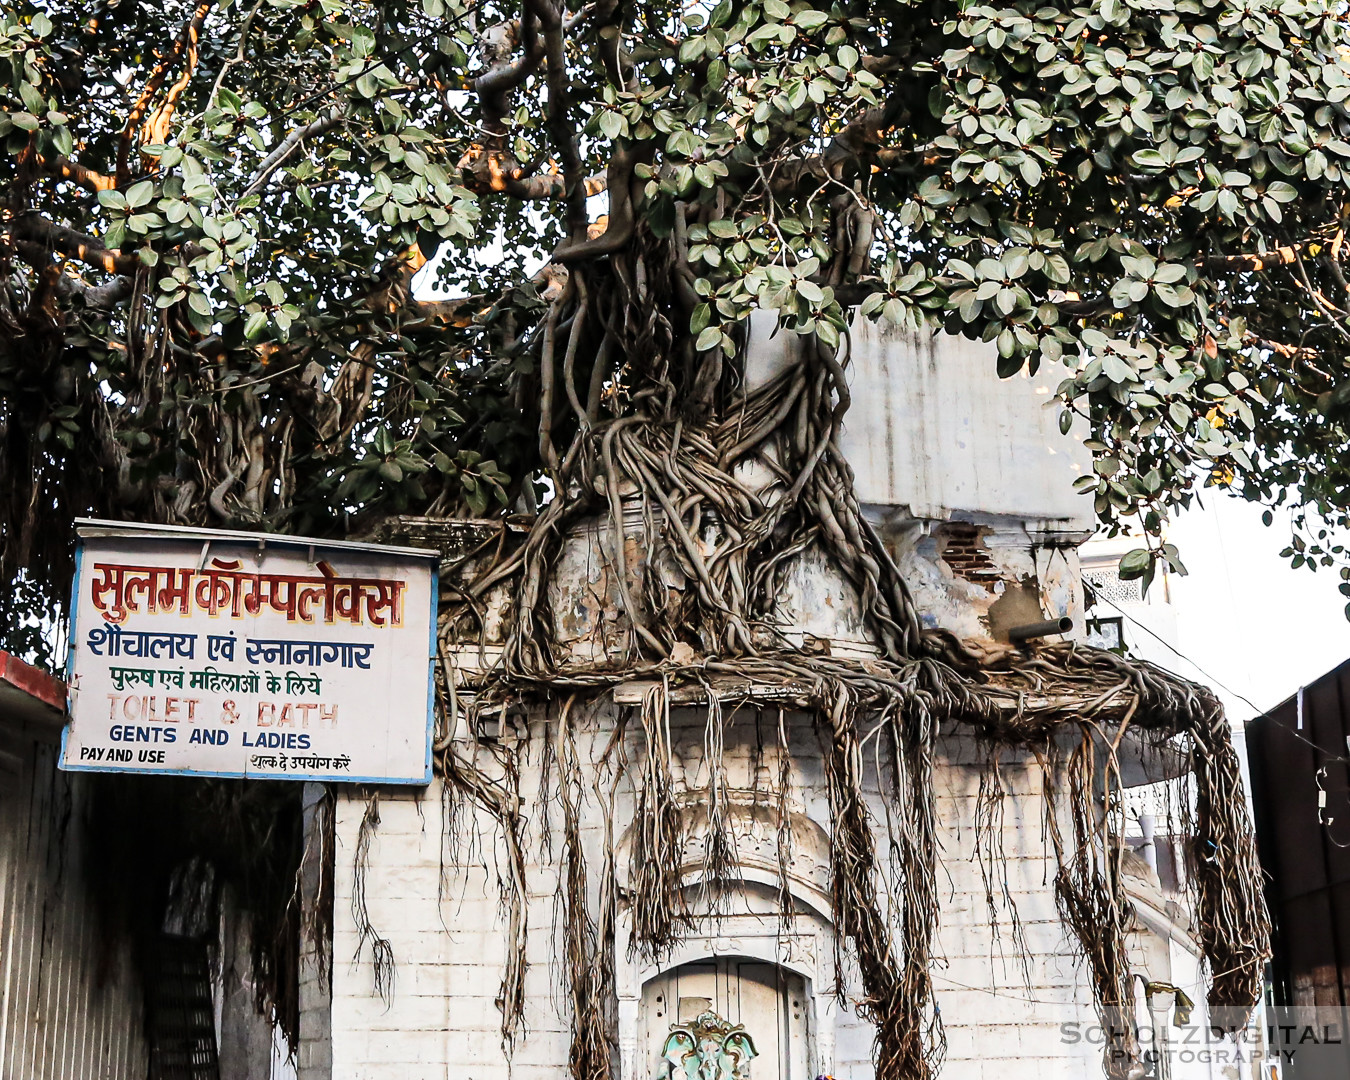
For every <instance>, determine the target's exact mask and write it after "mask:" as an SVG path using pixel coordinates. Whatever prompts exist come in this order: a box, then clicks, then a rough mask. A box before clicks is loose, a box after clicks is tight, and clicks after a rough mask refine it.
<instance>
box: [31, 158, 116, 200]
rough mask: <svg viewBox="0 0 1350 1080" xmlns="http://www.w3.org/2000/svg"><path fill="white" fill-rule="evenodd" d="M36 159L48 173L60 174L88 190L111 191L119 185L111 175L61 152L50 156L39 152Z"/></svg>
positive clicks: (63, 178)
mask: <svg viewBox="0 0 1350 1080" xmlns="http://www.w3.org/2000/svg"><path fill="white" fill-rule="evenodd" d="M35 160H36V161H37V164H38V166H39V167H40V168H41V169H42V170H43V171H44V172H46V173H47V174H48V175H50V176H58V177H60V178H61V179H62V180H69V181H71V182H72V183H75V184H79V185H80V187H82V188H84V189H85V190H87V191H93V192H99V191H111V190H112V189H113V188H115V187H116V186H117V182H116V181H115V180H114V179H113V178H112V177H111V176H105V175H104V174H103V173H101V172H95V171H94V170H93V169H90V168H87V167H86V166H84V165H81V164H80V163H79V162H78V161H71V160H70V158H68V157H63V156H62V155H60V154H57V155H55V156H54V157H50V158H47V157H43V156H42V155H41V154H37V155H35Z"/></svg>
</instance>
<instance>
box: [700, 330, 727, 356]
mask: <svg viewBox="0 0 1350 1080" xmlns="http://www.w3.org/2000/svg"><path fill="white" fill-rule="evenodd" d="M721 340H722V328H721V327H720V326H709V327H706V328H705V329H704V330H703V332H702V333H700V334H699V336H698V340H697V341H695V342H694V348H696V349H697V350H698V351H699V352H703V351H704V350H706V349H711V348H712V347H713V346H714V345H716V344H718V343H719V342H720V341H721Z"/></svg>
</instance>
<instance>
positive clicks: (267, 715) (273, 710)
mask: <svg viewBox="0 0 1350 1080" xmlns="http://www.w3.org/2000/svg"><path fill="white" fill-rule="evenodd" d="M276 716H277V703H276V702H275V701H260V702H258V726H259V727H271V726H272V721H273V720H275V719H276Z"/></svg>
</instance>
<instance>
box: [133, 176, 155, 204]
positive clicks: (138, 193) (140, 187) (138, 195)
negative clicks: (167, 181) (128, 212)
mask: <svg viewBox="0 0 1350 1080" xmlns="http://www.w3.org/2000/svg"><path fill="white" fill-rule="evenodd" d="M154 194H155V185H154V184H153V183H151V182H150V181H149V180H142V181H140V183H137V184H132V185H131V187H129V188H127V193H126V204H127V206H129V207H131V209H133V210H135V209H136V208H137V207H140V206H144V205H146V203H148V202H149V201H150V199H151V197H152V196H153V195H154Z"/></svg>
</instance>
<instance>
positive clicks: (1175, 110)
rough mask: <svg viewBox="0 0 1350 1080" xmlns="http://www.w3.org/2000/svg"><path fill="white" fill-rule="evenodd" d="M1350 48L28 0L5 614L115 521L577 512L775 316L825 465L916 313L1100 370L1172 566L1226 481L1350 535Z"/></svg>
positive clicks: (2, 504)
mask: <svg viewBox="0 0 1350 1080" xmlns="http://www.w3.org/2000/svg"><path fill="white" fill-rule="evenodd" d="M1348 43H1350V36H1348V35H1347V21H1346V16H1345V13H1344V11H1343V8H1342V7H1341V6H1340V5H1336V4H1330V3H1325V2H1322V0H1309V2H1304V0H1283V2H1278V3H1277V2H1273V0H1251V2H1242V3H1233V2H1229V0H1101V2H1098V3H1093V4H1086V3H1082V4H1079V3H1073V2H1071V0H1057V2H1054V3H1039V2H1036V3H1033V2H1030V0H1026V2H1016V3H1009V4H1007V5H1004V6H996V5H988V4H983V3H977V2H968V3H960V4H957V3H951V2H943V0H915V2H895V0H838V2H836V3H833V4H824V3H819V2H817V3H814V4H813V3H809V2H807V0H790V2H789V0H746V2H743V3H738V2H733V0H722V2H721V3H718V4H716V5H715V6H714V5H712V4H707V3H703V4H669V3H664V2H659V0H655V2H647V3H624V2H620V0H588V2H585V3H579V2H577V0H521V2H520V3H507V2H503V0H415V2H410V0H389V2H358V0H252V2H249V0H220V2H211V0H203V2H200V3H188V2H184V0H163V2H161V3H155V4H142V3H135V2H132V0H120V2H119V0H101V2H98V3H94V4H88V3H74V2H69V0H19V2H17V3H12V4H9V5H7V7H6V10H5V13H4V14H3V15H0V61H3V66H0V140H3V147H4V150H3V154H0V177H2V178H3V189H2V191H0V476H3V477H4V481H3V491H0V577H3V578H4V579H5V580H7V581H15V580H18V581H20V582H22V584H23V588H22V589H20V590H16V591H15V592H13V593H12V594H11V598H10V599H8V600H7V601H0V620H5V621H7V622H9V623H11V624H13V623H14V621H15V619H16V613H17V610H22V609H27V610H30V611H32V610H36V609H40V608H41V607H42V606H43V605H44V604H55V603H58V602H59V600H60V598H61V596H62V593H63V590H64V589H65V587H66V583H67V581H68V577H69V572H70V546H69V534H70V528H69V525H70V521H71V519H72V518H73V517H74V516H76V515H77V514H80V513H95V514H99V515H105V516H114V517H136V518H143V519H154V520H159V521H165V522H170V523H178V524H196V525H211V526H224V527H241V528H243V527H249V528H257V529H278V530H287V531H297V532H308V533H317V534H339V533H351V532H353V531H358V530H359V529H360V528H362V527H363V526H364V525H365V524H366V523H368V522H370V521H372V520H375V519H377V518H379V517H380V516H382V515H387V514H390V513H409V512H414V513H416V512H427V513H433V514H435V513H442V514H450V513H453V514H471V515H475V516H483V515H491V514H496V513H500V512H503V511H504V510H506V509H507V508H508V507H518V506H522V505H523V506H525V507H526V508H532V507H533V506H534V505H535V500H536V498H537V497H539V496H540V495H542V494H543V493H544V492H545V491H546V490H547V485H544V484H542V483H541V481H542V480H543V479H544V478H545V477H549V476H551V477H552V479H553V480H554V483H555V485H557V484H563V485H564V486H566V484H567V483H574V482H575V477H574V476H573V471H574V470H575V469H576V468H578V467H579V466H578V465H577V462H578V461H579V460H581V459H589V458H594V459H596V460H598V459H599V458H600V457H602V456H603V455H602V449H603V448H602V447H600V446H599V444H598V443H597V442H596V440H595V439H594V438H592V435H593V433H595V432H598V431H600V430H601V429H602V428H603V427H604V426H605V425H606V424H609V425H610V427H611V428H612V427H613V425H614V424H616V423H619V422H621V421H623V418H624V417H626V416H631V415H633V414H634V412H635V410H636V411H637V412H640V413H642V414H643V415H644V416H645V417H648V418H650V417H652V416H656V415H658V414H659V416H660V417H663V418H664V421H665V422H666V423H667V425H668V426H669V425H670V424H672V423H679V424H682V425H684V426H685V430H689V431H692V430H696V429H698V428H699V427H700V425H702V426H704V427H709V426H715V425H716V424H717V423H719V422H720V420H721V419H722V418H724V415H725V413H726V409H727V402H728V401H730V400H731V399H732V398H733V397H734V396H735V370H736V362H737V358H738V355H739V352H740V350H741V346H742V343H743V339H744V334H743V326H744V322H745V319H746V316H747V315H748V313H749V312H750V311H751V310H752V309H755V308H761V309H769V310H771V311H776V312H777V314H778V317H779V319H780V321H781V324H782V325H783V327H784V328H785V329H786V330H789V331H792V332H795V333H797V334H800V335H803V336H804V337H806V338H807V339H808V340H809V341H810V342H811V343H812V347H813V348H814V349H815V350H816V353H817V355H818V356H819V357H820V361H819V366H818V371H819V377H818V378H817V375H816V374H812V375H810V377H807V376H803V377H802V383H803V385H802V386H797V387H796V389H793V387H794V386H796V383H795V382H792V383H789V384H785V386H784V387H783V388H782V391H781V393H780V394H779V395H778V397H777V398H775V399H774V401H773V402H772V403H767V402H766V403H764V408H763V409H761V412H760V414H758V415H757V418H756V423H757V424H758V426H757V427H756V426H754V425H753V424H752V425H751V431H752V436H757V437H759V438H760V439H761V440H763V439H764V438H767V437H768V433H769V432H771V431H772V430H774V427H775V425H776V426H777V427H779V428H781V427H782V425H783V424H784V423H785V422H789V421H790V420H791V417H792V416H794V415H797V414H800V415H801V416H803V417H805V416H806V410H807V409H808V404H809V409H810V410H813V413H812V415H813V416H815V417H816V419H815V420H810V422H809V423H808V420H807V419H802V420H801V421H800V422H799V423H797V428H798V441H799V443H802V446H803V450H802V453H801V454H800V462H801V463H802V464H801V471H800V473H799V474H798V481H799V482H798V483H797V484H795V485H793V484H791V483H790V481H791V477H789V482H788V483H786V484H785V487H787V488H788V489H789V492H790V494H792V495H793V496H794V497H798V496H801V495H802V492H803V491H805V490H806V489H807V487H808V486H809V485H808V484H807V481H806V479H805V477H806V476H807V475H808V474H810V473H811V472H812V470H814V469H815V467H816V463H817V462H819V461H820V460H821V459H822V457H823V456H827V455H826V449H825V448H826V447H827V444H828V443H829V441H830V438H831V432H833V431H834V430H836V429H837V425H838V422H839V418H840V416H842V411H843V409H844V408H845V407H846V405H847V389H846V380H844V379H843V378H842V377H841V370H840V369H841V368H842V365H843V363H845V362H846V353H847V351H846V338H847V333H848V326H849V324H850V321H851V320H852V319H854V318H873V319H886V320H889V321H891V322H893V323H896V324H900V325H907V326H912V327H918V326H920V325H923V326H927V327H930V328H941V329H943V330H945V331H946V332H949V333H955V334H962V335H965V336H968V337H972V338H980V339H984V340H986V341H993V342H996V343H997V351H998V356H999V360H998V370H999V373H1000V374H1002V375H1005V376H1006V375H1010V374H1012V373H1014V372H1016V371H1018V370H1019V369H1021V368H1022V367H1024V366H1026V365H1031V366H1032V367H1035V366H1037V365H1041V366H1044V365H1051V366H1052V367H1053V368H1055V369H1056V370H1060V369H1062V372H1063V382H1062V384H1061V386H1060V394H1061V397H1062V399H1063V403H1064V410H1065V413H1064V419H1065V426H1066V428H1067V426H1068V423H1069V421H1070V420H1071V417H1072V416H1073V414H1079V415H1081V416H1084V417H1086V418H1087V420H1088V421H1089V423H1090V426H1091V432H1092V441H1091V443H1090V445H1091V448H1092V450H1093V452H1094V453H1095V455H1096V475H1095V476H1091V477H1085V478H1083V479H1082V480H1080V481H1079V484H1080V486H1081V487H1082V488H1083V489H1084V490H1085V491H1086V492H1087V493H1088V495H1089V497H1092V498H1095V505H1096V511H1097V513H1098V514H1099V515H1100V517H1101V519H1102V520H1103V521H1104V522H1105V523H1107V524H1108V525H1112V526H1115V525H1120V524H1128V523H1131V522H1135V523H1137V525H1139V526H1141V527H1142V529H1143V531H1144V532H1145V533H1146V534H1147V535H1148V536H1149V538H1150V547H1151V550H1150V552H1149V553H1148V554H1144V553H1142V552H1141V553H1139V554H1137V555H1134V556H1131V557H1130V558H1129V559H1127V560H1126V565H1125V566H1124V568H1123V569H1124V572H1125V573H1127V574H1138V575H1145V576H1151V574H1152V573H1153V570H1154V568H1155V567H1156V565H1157V564H1158V562H1159V561H1163V562H1166V561H1174V560H1175V552H1174V550H1172V549H1171V548H1170V547H1168V546H1166V545H1164V544H1163V543H1162V539H1163V536H1162V530H1163V526H1164V523H1165V520H1166V518H1167V515H1168V512H1169V510H1171V509H1173V508H1175V507H1177V506H1178V505H1182V504H1185V503H1186V502H1187V501H1188V500H1189V499H1190V498H1191V497H1192V496H1193V493H1194V492H1195V490H1196V487H1197V485H1200V484H1203V483H1217V484H1221V485H1226V486H1229V487H1232V488H1233V489H1234V490H1236V491H1239V492H1241V493H1242V494H1243V495H1245V496H1247V497H1249V498H1253V499H1258V500H1263V501H1267V502H1271V503H1273V502H1277V501H1285V502H1287V503H1290V504H1292V505H1293V506H1295V507H1297V508H1299V509H1300V511H1301V512H1302V511H1306V517H1302V516H1301V517H1300V518H1299V521H1300V523H1301V524H1300V532H1299V535H1298V536H1296V537H1295V541H1294V543H1295V548H1294V549H1293V550H1292V552H1291V553H1292V554H1293V556H1294V558H1295V561H1297V562H1302V561H1305V560H1307V561H1313V562H1332V561H1335V560H1336V559H1337V558H1338V557H1339V556H1341V554H1342V552H1341V550H1340V548H1339V547H1335V546H1333V545H1332V544H1331V542H1330V540H1328V539H1327V533H1326V531H1325V530H1326V527H1327V526H1335V525H1344V524H1345V523H1346V520H1347V512H1348V511H1350V497H1348V496H1347V490H1346V485H1347V482H1350V462H1347V461H1346V460H1345V457H1344V455H1343V454H1342V453H1341V449H1342V447H1343V446H1344V444H1345V432H1346V424H1347V422H1350V421H1348V418H1350V362H1348V361H1347V357H1350V286H1347V283H1346V278H1345V272H1344V265H1345V262H1346V261H1347V259H1348V258H1350V251H1347V248H1346V244H1345V224H1346V212H1347V199H1346V194H1345V193H1346V182H1347V178H1350V172H1347V169H1350V111H1347V104H1346V98H1347V96H1350V62H1348V60H1347V57H1350V53H1348V52H1347V45H1348ZM428 261H429V262H430V266H429V268H424V264H427V263H428ZM418 272H421V274H422V278H420V279H417V282H416V286H415V282H414V275H415V274H417V273H418ZM423 286H424V287H423ZM432 286H439V287H440V290H441V291H440V293H439V295H450V296H455V297H460V299H454V300H440V301H428V300H426V299H419V294H420V295H421V296H422V297H425V296H427V295H429V290H430V289H431V288H432ZM770 404H771V405H772V408H770ZM794 410H796V413H794ZM785 418H788V420H787V421H785ZM817 421H819V424H818V432H817V427H811V426H810V424H815V423H817ZM678 431H679V429H677V434H676V441H677V442H678V440H679V434H678ZM803 432H807V435H806V436H803V435H802V434H801V433H803ZM811 432H817V434H816V435H812V434H810V433H811ZM803 438H805V441H804V442H802V439H803ZM813 447H815V448H816V449H813ZM733 449H734V451H735V452H734V453H733V452H731V451H730V450H728V451H727V454H724V455H723V457H724V458H725V460H724V461H723V464H727V462H729V461H731V460H732V459H734V458H735V457H736V456H737V455H738V454H745V453H749V452H752V451H754V450H755V445H754V444H753V443H752V444H751V445H748V446H740V445H739V444H738V445H737V446H736V447H734V448H733ZM728 455H730V456H728ZM569 477H570V478H571V479H568V478H569ZM591 479H593V478H591ZM811 482H812V483H814V482H815V481H814V480H813V481H811ZM554 490H557V487H555V488H554ZM521 500H523V502H522V501H521ZM812 505H815V504H814V503H813V504H812ZM767 528H768V526H766V529H767ZM827 531H828V530H827ZM847 531H848V530H847V529H846V530H845V532H847ZM869 573H870V571H869ZM656 636H657V637H660V635H659V634H658V635H656ZM735 636H736V635H735V633H733V634H732V639H733V640H734V639H735ZM644 640H645V639H644Z"/></svg>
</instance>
